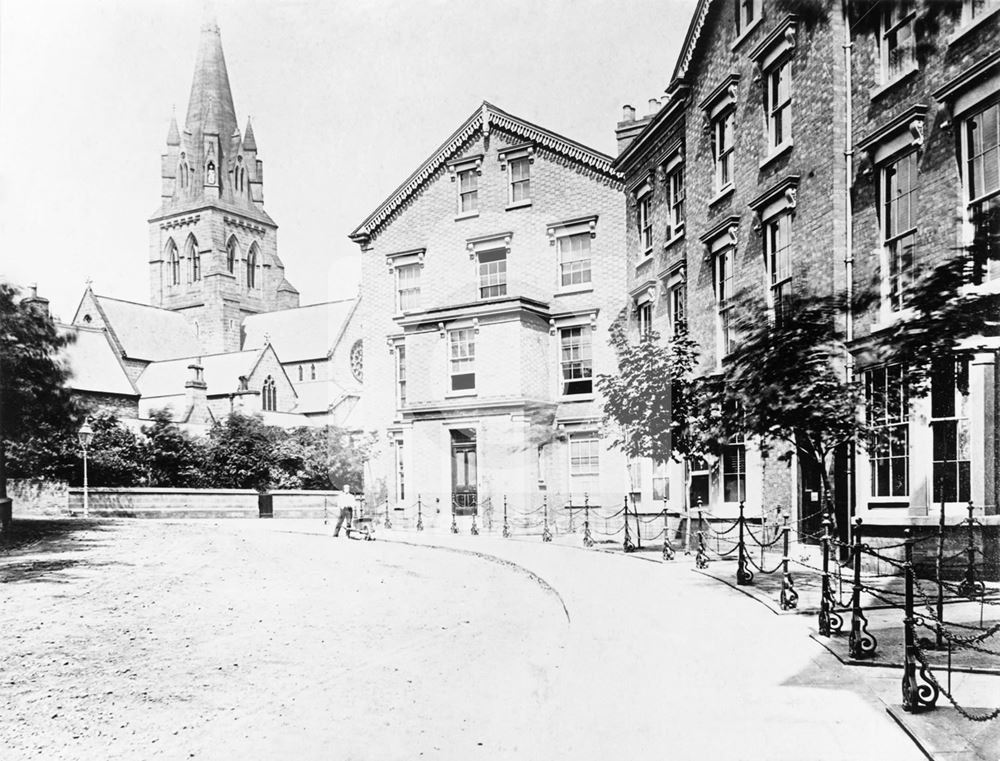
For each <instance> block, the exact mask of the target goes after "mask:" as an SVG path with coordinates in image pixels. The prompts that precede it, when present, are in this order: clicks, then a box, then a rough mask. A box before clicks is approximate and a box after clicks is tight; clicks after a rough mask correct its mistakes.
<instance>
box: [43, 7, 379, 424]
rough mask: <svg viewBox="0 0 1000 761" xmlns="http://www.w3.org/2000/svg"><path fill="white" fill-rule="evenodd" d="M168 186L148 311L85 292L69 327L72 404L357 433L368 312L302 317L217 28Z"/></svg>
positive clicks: (339, 308) (169, 152) (349, 302)
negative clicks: (326, 426) (247, 414)
mask: <svg viewBox="0 0 1000 761" xmlns="http://www.w3.org/2000/svg"><path fill="white" fill-rule="evenodd" d="M160 175H161V178H162V186H161V193H160V205H159V208H157V210H156V211H155V212H154V213H153V215H152V217H151V218H150V219H149V220H148V223H149V285H150V304H139V303H135V302H132V301H126V300H122V299H119V298H114V297H111V296H107V295H99V294H97V293H95V292H94V290H93V288H92V287H91V286H90V285H89V284H88V286H87V289H86V291H85V292H84V294H83V297H82V299H81V301H80V305H79V306H78V307H77V310H76V313H75V315H74V317H73V319H72V324H71V325H68V326H64V329H66V330H69V331H72V332H74V333H76V335H77V340H76V342H74V343H73V344H72V345H71V347H70V348H69V349H68V350H67V354H68V356H67V360H68V362H69V363H70V366H71V367H72V368H73V379H72V380H71V381H70V385H71V386H72V387H73V388H74V390H75V392H76V393H77V394H78V395H79V396H80V397H81V398H82V399H84V400H85V401H88V402H89V403H90V404H91V406H92V407H94V408H108V407H111V408H113V409H115V410H116V411H117V412H118V414H119V415H120V416H121V417H124V418H137V419H143V418H147V417H148V416H149V414H150V413H151V412H152V411H153V410H156V409H164V408H166V409H169V410H170V411H171V414H172V416H173V417H174V419H175V420H177V421H178V422H181V423H186V424H189V425H193V426H199V425H208V424H210V423H211V422H213V421H214V420H218V419H219V418H221V417H224V416H225V415H226V414H228V413H229V412H230V411H232V410H244V411H253V412H258V411H259V412H261V413H262V414H263V415H264V417H265V420H266V421H267V422H270V423H274V424H278V425H286V426H294V425H311V424H322V423H326V422H331V423H336V424H338V425H342V426H345V427H351V426H352V417H354V414H353V413H354V409H355V407H356V406H357V404H358V402H359V400H360V396H361V378H362V375H361V372H362V343H361V329H360V325H359V324H358V317H357V314H358V309H357V307H358V299H356V298H355V299H346V300H341V301H332V302H326V303H321V304H311V305H307V306H300V304H299V292H298V291H297V290H296V289H295V286H293V285H292V284H291V283H290V282H289V281H288V279H287V278H286V277H285V266H284V264H283V263H282V261H281V259H280V258H279V256H278V245H277V229H278V226H277V224H276V223H275V221H274V220H273V219H272V218H271V217H270V215H268V213H267V212H266V211H265V210H264V174H263V162H262V161H261V159H260V158H259V156H258V151H257V143H256V139H255V138H254V133H253V126H252V125H251V123H250V121H249V119H248V120H247V123H246V128H245V130H244V131H243V132H242V133H241V132H240V130H239V126H238V122H237V117H236V108H235V106H234V104H233V96H232V91H231V89H230V86H229V75H228V72H227V69H226V61H225V57H224V55H223V52H222V39H221V35H220V32H219V27H218V25H217V24H215V23H214V22H209V23H206V24H205V25H204V26H203V27H202V30H201V40H200V45H199V50H198V56H197V61H196V63H195V70H194V77H193V81H192V84H191V95H190V99H189V102H188V108H187V114H186V117H185V119H184V124H183V127H181V126H180V125H178V123H177V119H176V117H174V118H172V119H171V122H170V127H169V130H168V132H167V139H166V152H165V153H164V154H163V155H162V157H161V171H160ZM36 298H37V296H36ZM112 360H113V361H112ZM98 367H99V368H101V369H100V372H95V368H98Z"/></svg>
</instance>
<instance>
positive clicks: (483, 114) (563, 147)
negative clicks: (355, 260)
mask: <svg viewBox="0 0 1000 761" xmlns="http://www.w3.org/2000/svg"><path fill="white" fill-rule="evenodd" d="M623 217H624V215H623V209H622V201H621V182H620V178H619V176H618V174H617V173H616V172H615V171H614V170H613V169H612V168H611V158H610V157H608V156H606V155H604V154H601V153H599V152H597V151H594V150H591V149H589V148H587V147H585V146H582V145H580V144H578V143H575V142H573V141H572V140H569V139H567V138H564V137H562V136H560V135H557V134H555V133H553V132H551V131H549V130H546V129H544V128H542V127H538V126H536V125H534V124H530V123H529V122H526V121H524V120H523V119H520V118H518V117H516V116H513V115H511V114H508V113H506V112H504V111H502V110H500V109H498V108H496V107H495V106H492V105H490V104H489V103H484V104H483V105H482V106H481V107H480V108H477V109H476V111H475V112H474V113H473V114H472V115H471V116H470V117H469V118H468V119H467V120H466V121H465V122H464V123H463V124H462V125H460V126H459V128H458V129H457V130H456V131H455V132H454V133H453V134H452V135H451V136H450V137H449V138H448V139H447V140H446V141H445V143H444V144H443V145H442V146H441V147H440V148H439V149H438V150H437V151H435V152H434V153H433V154H432V155H431V156H430V157H429V158H428V159H427V160H426V161H425V162H424V163H423V164H421V165H420V166H419V167H418V168H417V169H416V171H415V172H414V173H413V174H412V175H410V177H409V178H407V179H406V180H405V181H404V182H403V184H402V185H401V186H400V187H399V188H398V189H397V190H395V191H394V192H393V193H392V194H391V195H390V196H389V197H388V198H387V199H386V200H385V201H384V202H383V203H382V204H381V205H379V207H378V208H377V209H375V211H373V212H372V214H370V215H369V216H368V218H367V219H365V220H364V221H363V222H362V224H361V225H360V226H359V227H358V228H357V229H356V230H355V231H354V232H353V233H352V234H351V238H352V239H353V240H354V241H355V242H357V243H358V244H359V245H360V246H361V249H362V285H361V292H362V297H361V307H360V309H361V313H362V320H361V322H362V324H363V326H364V332H365V339H364V340H365V345H366V346H367V347H369V349H368V352H367V356H366V359H365V362H366V368H365V374H366V378H367V379H368V380H367V381H366V384H365V397H366V398H365V410H366V421H367V422H366V425H365V428H366V429H367V430H373V431H376V432H378V434H379V435H380V437H381V443H380V445H379V446H378V447H377V450H376V453H375V456H374V457H373V459H372V461H371V467H370V472H369V473H368V480H369V482H368V489H369V492H370V493H373V494H374V495H375V496H376V497H379V496H381V495H382V494H385V495H386V496H387V498H388V500H389V502H390V504H392V505H393V506H395V507H396V508H399V509H411V508H412V506H413V505H414V503H415V502H416V500H417V497H418V495H419V496H420V497H421V498H422V500H423V501H424V504H425V505H428V506H429V505H431V504H434V505H437V506H439V507H441V513H442V516H443V517H441V518H440V519H441V520H445V519H447V516H448V513H449V512H450V507H451V504H452V503H453V502H454V504H455V505H456V509H457V511H458V512H459V513H460V514H466V515H468V514H471V513H473V512H475V511H476V510H477V509H482V510H489V509H490V508H491V507H492V509H494V510H498V509H499V504H498V503H499V500H500V499H501V498H502V497H503V496H507V497H508V499H509V500H511V502H512V506H516V508H517V509H519V510H524V509H527V508H537V507H539V506H540V503H541V501H542V499H543V497H545V498H546V499H548V501H549V503H550V504H552V505H560V506H561V505H562V504H565V503H566V502H569V501H573V502H578V503H582V500H583V495H584V494H585V493H586V494H588V495H589V496H590V497H591V498H592V501H593V503H594V504H598V503H600V502H602V501H608V500H613V501H614V502H615V503H618V501H619V500H620V499H621V498H622V496H623V495H624V493H625V492H626V491H627V478H626V469H625V464H624V462H623V460H622V458H621V455H620V454H619V453H618V452H615V451H609V449H608V442H607V439H606V438H605V437H604V436H603V435H602V433H601V431H600V421H601V400H600V398H599V396H598V394H597V393H596V388H595V386H594V377H595V375H596V374H598V373H601V372H608V371H610V370H611V369H612V368H613V366H614V365H613V356H612V352H611V349H610V348H609V346H608V344H607V335H608V334H607V329H608V325H609V324H610V322H611V321H612V320H614V319H615V317H616V316H617V314H618V312H619V310H620V308H621V302H622V298H621V294H622V292H623V291H624V289H625V275H624V271H623V269H622V266H621V258H620V246H621V240H622V239H623V238H624V219H623ZM425 514H426V515H428V518H427V519H429V520H435V519H436V518H437V513H436V512H435V511H434V510H432V509H427V511H426V513H425Z"/></svg>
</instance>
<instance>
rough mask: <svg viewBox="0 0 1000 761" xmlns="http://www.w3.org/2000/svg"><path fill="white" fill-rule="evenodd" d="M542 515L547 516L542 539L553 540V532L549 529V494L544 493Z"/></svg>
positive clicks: (545, 540)
mask: <svg viewBox="0 0 1000 761" xmlns="http://www.w3.org/2000/svg"><path fill="white" fill-rule="evenodd" d="M542 515H543V516H544V518H545V525H544V527H543V528H542V541H543V542H551V541H552V532H551V531H549V495H547V494H546V495H544V496H543V497H542Z"/></svg>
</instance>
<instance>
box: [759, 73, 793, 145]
mask: <svg viewBox="0 0 1000 761" xmlns="http://www.w3.org/2000/svg"><path fill="white" fill-rule="evenodd" d="M776 82H777V83H778V84H776ZM780 83H784V88H785V89H784V92H783V93H782V92H781V90H780ZM776 87H778V88H779V89H778V91H777V92H776V91H775V88H776ZM764 118H765V120H766V122H767V153H768V155H771V154H774V153H778V152H779V151H782V150H783V149H784V148H785V146H786V145H788V144H789V143H791V142H792V59H791V58H782V59H780V60H778V61H777V62H776V63H775V64H774V65H773V66H771V67H770V68H768V69H766V70H765V71H764Z"/></svg>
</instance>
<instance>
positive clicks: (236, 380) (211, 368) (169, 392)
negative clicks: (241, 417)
mask: <svg viewBox="0 0 1000 761" xmlns="http://www.w3.org/2000/svg"><path fill="white" fill-rule="evenodd" d="M263 353H264V352H263V351H261V350H260V349H255V350H251V351H232V352H226V353H224V354H206V355H204V356H200V357H199V356H191V357H182V358H179V359H170V360H165V361H163V362H153V363H151V364H150V365H149V366H148V367H146V369H144V370H143V371H142V375H140V376H139V380H138V381H137V382H136V385H137V386H138V388H139V393H141V394H142V396H143V398H147V397H158V396H176V395H178V394H183V393H184V384H185V383H187V382H188V381H189V380H190V379H191V370H190V369H188V366H189V365H191V364H194V363H195V362H199V363H200V364H201V366H202V368H204V373H203V376H202V377H203V378H204V379H205V384H206V385H207V386H208V388H207V389H206V392H205V393H206V394H207V395H208V396H218V395H224V394H230V393H234V392H236V391H239V388H240V376H241V375H244V376H246V377H248V378H249V377H250V375H251V373H253V370H254V368H255V367H256V366H257V363H258V361H259V360H260V357H261V355H262V354H263Z"/></svg>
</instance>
